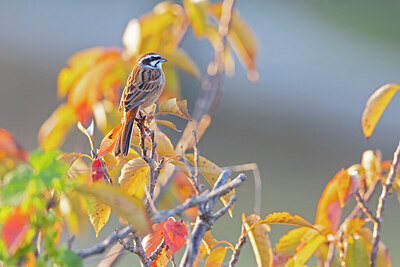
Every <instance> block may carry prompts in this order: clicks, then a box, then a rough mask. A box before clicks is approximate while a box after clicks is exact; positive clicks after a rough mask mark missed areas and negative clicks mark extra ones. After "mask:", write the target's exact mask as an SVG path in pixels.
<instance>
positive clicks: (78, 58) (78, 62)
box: [58, 47, 104, 98]
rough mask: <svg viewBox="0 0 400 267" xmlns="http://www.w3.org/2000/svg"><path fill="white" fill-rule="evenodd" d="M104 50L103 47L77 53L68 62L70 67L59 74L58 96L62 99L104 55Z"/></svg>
mask: <svg viewBox="0 0 400 267" xmlns="http://www.w3.org/2000/svg"><path fill="white" fill-rule="evenodd" d="M103 50H104V49H103V48H101V47H94V48H90V49H86V50H83V51H80V52H78V53H76V54H75V55H73V56H72V57H71V58H70V59H69V60H68V65H69V67H65V68H63V69H62V70H61V71H60V73H59V74H58V96H59V97H60V98H61V97H64V96H65V95H66V94H67V92H68V91H69V90H70V89H71V87H72V84H73V83H74V82H75V81H76V80H77V79H78V77H79V76H80V75H82V74H83V73H84V72H85V71H86V69H87V68H88V67H89V66H91V65H93V64H94V63H95V62H96V60H97V59H98V58H99V57H100V56H101V55H102V54H103V53H104V52H103Z"/></svg>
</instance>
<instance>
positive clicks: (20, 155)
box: [0, 129, 28, 162]
mask: <svg viewBox="0 0 400 267" xmlns="http://www.w3.org/2000/svg"><path fill="white" fill-rule="evenodd" d="M27 156H28V152H27V151H26V150H24V149H23V148H22V146H21V145H20V144H19V143H18V142H17V140H16V139H15V137H14V135H12V134H11V133H10V132H9V131H7V130H5V129H0V162H1V161H2V160H4V159H7V158H8V159H20V160H23V161H26V160H27Z"/></svg>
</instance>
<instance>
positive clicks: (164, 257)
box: [142, 221, 172, 267]
mask: <svg viewBox="0 0 400 267" xmlns="http://www.w3.org/2000/svg"><path fill="white" fill-rule="evenodd" d="M165 222H166V221H163V222H161V223H157V224H153V225H152V231H151V233H149V234H148V235H146V236H145V237H144V238H143V240H142V245H143V248H144V251H145V253H146V255H147V257H150V256H151V255H152V254H153V253H154V251H156V249H157V248H158V246H159V245H160V244H161V242H162V241H163V239H164V235H163V229H164V224H165ZM171 256H172V255H171V254H170V252H169V251H168V250H167V248H166V246H164V248H163V249H162V251H161V253H160V254H158V256H157V258H156V259H155V260H154V261H153V262H152V266H154V267H156V266H167V264H168V262H169V259H170V257H171Z"/></svg>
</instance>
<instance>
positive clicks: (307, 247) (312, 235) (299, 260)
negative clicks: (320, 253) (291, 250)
mask: <svg viewBox="0 0 400 267" xmlns="http://www.w3.org/2000/svg"><path fill="white" fill-rule="evenodd" d="M325 241H326V237H325V236H324V235H321V234H320V233H319V232H316V231H308V233H307V234H306V235H305V236H303V239H302V241H301V243H300V244H299V245H298V247H297V248H296V250H297V253H296V255H295V256H294V257H293V263H294V266H302V265H303V264H305V263H306V262H307V261H308V259H309V258H310V257H311V256H312V255H313V254H314V252H315V251H316V250H317V248H318V247H319V246H320V245H322V244H323V243H324V242H325Z"/></svg>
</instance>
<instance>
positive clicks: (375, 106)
mask: <svg viewBox="0 0 400 267" xmlns="http://www.w3.org/2000/svg"><path fill="white" fill-rule="evenodd" d="M399 88H400V85H398V84H395V83H388V84H385V85H384V86H382V87H380V88H379V89H378V90H376V91H375V92H374V93H373V94H372V95H371V96H370V97H369V98H368V101H367V105H366V107H365V109H364V112H363V114H362V117H361V122H362V128H363V132H364V135H365V138H367V139H368V138H369V137H370V136H371V134H372V132H373V131H374V129H375V126H376V124H377V123H378V121H379V118H380V117H381V115H382V113H383V111H384V110H385V109H386V106H387V105H388V104H389V101H390V100H391V99H392V97H393V95H394V94H395V93H396V92H397V90H399Z"/></svg>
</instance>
